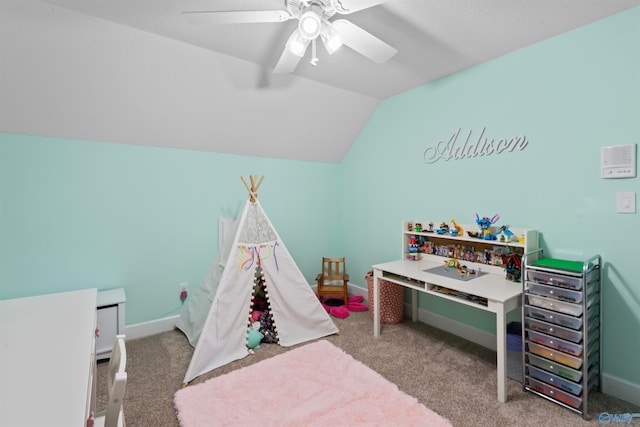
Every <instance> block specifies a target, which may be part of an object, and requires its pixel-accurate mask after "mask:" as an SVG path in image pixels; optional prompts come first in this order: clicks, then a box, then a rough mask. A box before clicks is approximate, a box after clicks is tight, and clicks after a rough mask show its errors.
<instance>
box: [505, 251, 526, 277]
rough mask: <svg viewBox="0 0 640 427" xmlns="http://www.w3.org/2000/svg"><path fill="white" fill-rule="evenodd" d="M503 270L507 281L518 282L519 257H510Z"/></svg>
mask: <svg viewBox="0 0 640 427" xmlns="http://www.w3.org/2000/svg"><path fill="white" fill-rule="evenodd" d="M504 269H505V271H506V272H507V280H511V281H512V282H519V281H520V276H521V274H522V259H521V258H520V255H518V254H513V255H511V256H510V257H509V259H508V260H507V264H506V265H505V267H504Z"/></svg>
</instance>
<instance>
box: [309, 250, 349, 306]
mask: <svg viewBox="0 0 640 427" xmlns="http://www.w3.org/2000/svg"><path fill="white" fill-rule="evenodd" d="M316 282H317V283H318V291H317V293H318V298H319V299H320V300H321V301H322V297H324V296H339V297H342V298H344V305H347V302H348V298H349V292H348V286H347V285H348V283H349V275H348V274H347V264H346V262H345V259H344V257H343V258H325V257H323V258H322V273H319V274H318V275H317V276H316Z"/></svg>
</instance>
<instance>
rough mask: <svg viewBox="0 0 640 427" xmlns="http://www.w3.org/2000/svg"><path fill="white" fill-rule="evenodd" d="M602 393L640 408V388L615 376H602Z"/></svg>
mask: <svg viewBox="0 0 640 427" xmlns="http://www.w3.org/2000/svg"><path fill="white" fill-rule="evenodd" d="M602 392H603V393H605V394H608V395H611V396H615V397H617V398H618V399H622V400H624V401H627V402H629V403H633V404H634V405H636V406H640V386H639V385H638V384H633V383H630V382H629V381H627V380H623V379H622V378H618V377H616V376H614V375H609V374H605V373H603V374H602Z"/></svg>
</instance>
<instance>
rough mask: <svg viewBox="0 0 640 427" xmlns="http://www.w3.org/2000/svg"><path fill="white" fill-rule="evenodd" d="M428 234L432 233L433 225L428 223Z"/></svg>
mask: <svg viewBox="0 0 640 427" xmlns="http://www.w3.org/2000/svg"><path fill="white" fill-rule="evenodd" d="M427 231H428V232H429V233H433V223H432V222H430V223H429V229H428V230H427Z"/></svg>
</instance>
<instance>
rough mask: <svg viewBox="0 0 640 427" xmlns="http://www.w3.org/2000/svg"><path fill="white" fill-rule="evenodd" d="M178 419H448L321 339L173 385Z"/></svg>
mask: <svg viewBox="0 0 640 427" xmlns="http://www.w3.org/2000/svg"><path fill="white" fill-rule="evenodd" d="M174 404H175V407H176V409H177V412H178V420H179V421H180V425H181V426H182V427H201V426H261V427H262V426H296V427H297V426H448V427H450V426H451V423H450V422H449V420H447V419H445V418H443V417H441V416H440V415H438V414H436V413H435V412H433V411H431V410H429V409H427V408H426V407H425V406H424V405H422V404H421V403H419V402H418V400H417V399H415V398H413V397H411V396H409V395H407V394H406V393H404V392H402V391H400V390H399V389H398V387H397V386H396V385H395V384H393V383H391V382H389V381H387V380H386V379H384V378H383V377H382V376H381V375H380V374H378V373H377V372H375V371H373V370H371V369H370V368H368V367H367V366H365V365H364V364H362V363H361V362H359V361H357V360H355V359H354V358H353V357H351V356H350V355H348V354H347V353H345V352H344V351H342V350H341V349H339V348H338V347H336V346H334V345H333V344H331V343H330V342H328V341H325V340H322V341H317V342H314V343H311V344H307V345H305V346H302V347H298V348H296V349H293V350H290V351H288V352H286V353H283V354H280V355H278V356H275V357H272V358H270V359H266V360H263V361H261V362H258V363H256V364H254V365H251V366H248V367H245V368H242V369H238V370H237V371H233V372H231V373H229V374H225V375H221V376H219V377H216V378H212V379H210V380H207V381H206V382H204V383H201V384H196V385H192V386H189V387H186V388H184V389H181V390H179V391H178V392H176V394H175V396H174Z"/></svg>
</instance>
